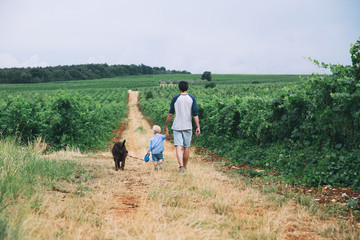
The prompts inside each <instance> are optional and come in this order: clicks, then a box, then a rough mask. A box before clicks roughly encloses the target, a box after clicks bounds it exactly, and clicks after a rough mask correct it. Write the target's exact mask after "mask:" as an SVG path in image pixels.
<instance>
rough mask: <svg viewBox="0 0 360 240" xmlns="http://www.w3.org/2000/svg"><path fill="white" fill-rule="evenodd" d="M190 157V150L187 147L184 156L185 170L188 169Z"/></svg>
mask: <svg viewBox="0 0 360 240" xmlns="http://www.w3.org/2000/svg"><path fill="white" fill-rule="evenodd" d="M189 155H190V148H188V147H186V148H184V154H183V163H184V168H185V169H186V168H187V164H188V161H189Z"/></svg>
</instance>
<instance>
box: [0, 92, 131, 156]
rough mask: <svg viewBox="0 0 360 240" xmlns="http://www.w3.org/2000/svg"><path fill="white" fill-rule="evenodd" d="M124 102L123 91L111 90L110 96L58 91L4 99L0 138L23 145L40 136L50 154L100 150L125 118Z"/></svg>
mask: <svg viewBox="0 0 360 240" xmlns="http://www.w3.org/2000/svg"><path fill="white" fill-rule="evenodd" d="M98 94H99V95H98ZM109 97H110V98H109ZM97 98H98V99H97ZM126 99H127V93H126V90H125V89H120V90H112V91H111V94H110V95H107V93H106V92H92V94H90V93H89V94H86V93H85V92H83V93H82V94H80V93H78V92H72V91H59V92H57V93H56V95H35V96H33V97H30V96H28V97H23V96H20V95H18V96H8V97H7V98H6V99H4V100H2V101H0V109H1V111H0V127H1V128H0V134H1V135H2V136H3V137H6V136H19V137H20V139H21V140H22V141H23V142H28V141H30V142H31V141H33V140H34V139H36V138H38V137H40V136H41V137H43V138H45V139H46V142H47V144H48V145H49V146H50V148H51V149H53V150H57V149H62V148H65V147H67V146H72V147H76V148H79V149H81V150H91V149H99V148H104V147H105V146H106V145H107V143H108V141H109V139H110V138H111V133H112V131H113V130H114V129H115V128H116V127H117V125H118V123H119V122H120V121H121V119H122V118H123V117H124V116H126V113H127V106H126Z"/></svg>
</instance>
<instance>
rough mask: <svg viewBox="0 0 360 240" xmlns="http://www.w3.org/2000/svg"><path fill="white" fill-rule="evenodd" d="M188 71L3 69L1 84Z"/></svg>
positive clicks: (122, 67) (106, 67) (83, 66)
mask: <svg viewBox="0 0 360 240" xmlns="http://www.w3.org/2000/svg"><path fill="white" fill-rule="evenodd" d="M173 73H184V74H189V73H190V72H187V71H177V70H167V69H166V68H165V67H149V66H146V65H144V64H140V65H135V64H131V65H108V64H81V65H71V66H55V67H34V68H3V69H0V84H1V83H3V84H5V83H6V84H12V83H45V82H57V81H71V80H87V79H99V78H111V77H119V76H129V75H142V74H173Z"/></svg>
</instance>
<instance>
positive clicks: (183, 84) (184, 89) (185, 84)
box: [179, 81, 189, 92]
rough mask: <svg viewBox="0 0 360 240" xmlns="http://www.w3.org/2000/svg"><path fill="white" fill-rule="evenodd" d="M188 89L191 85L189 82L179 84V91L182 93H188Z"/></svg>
mask: <svg viewBox="0 0 360 240" xmlns="http://www.w3.org/2000/svg"><path fill="white" fill-rule="evenodd" d="M188 88H189V84H188V83H187V82H185V81H181V82H179V89H180V91H181V92H185V91H187V90H188Z"/></svg>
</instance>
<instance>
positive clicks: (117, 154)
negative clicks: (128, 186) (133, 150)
mask: <svg viewBox="0 0 360 240" xmlns="http://www.w3.org/2000/svg"><path fill="white" fill-rule="evenodd" d="M125 141H126V140H124V142H123V143H120V142H116V143H115V144H114V147H113V149H112V154H113V156H114V161H115V170H116V171H117V170H119V168H120V169H121V170H123V171H124V167H125V159H126V156H127V154H128V151H127V150H126V147H125ZM120 162H121V167H120Z"/></svg>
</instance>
